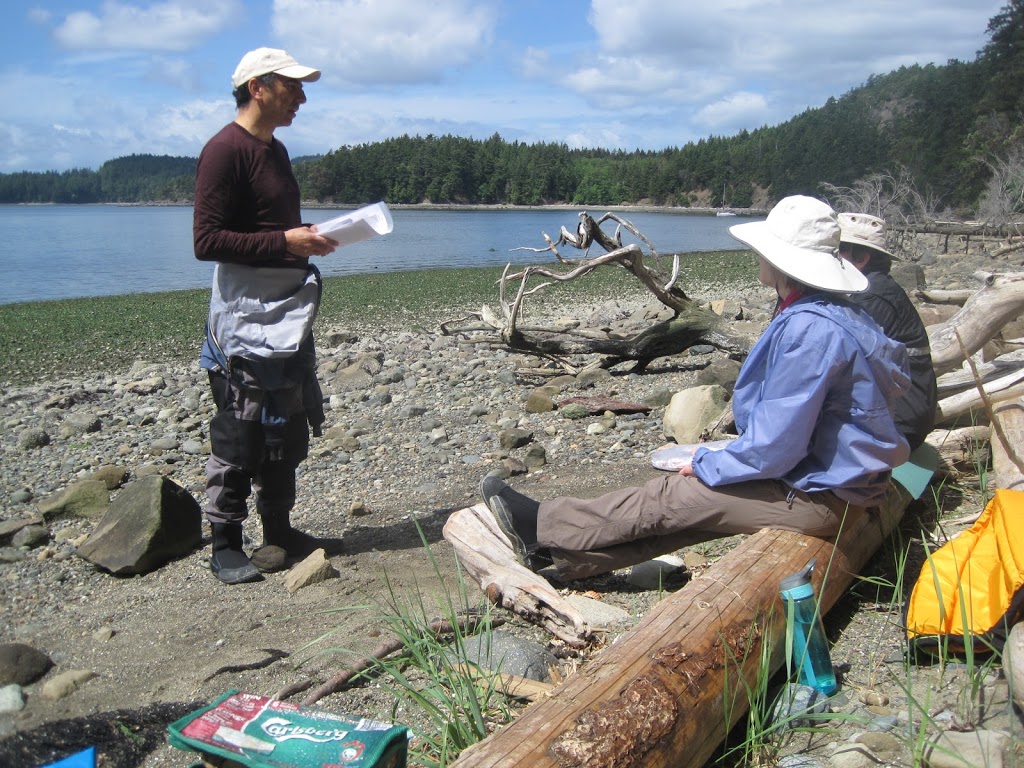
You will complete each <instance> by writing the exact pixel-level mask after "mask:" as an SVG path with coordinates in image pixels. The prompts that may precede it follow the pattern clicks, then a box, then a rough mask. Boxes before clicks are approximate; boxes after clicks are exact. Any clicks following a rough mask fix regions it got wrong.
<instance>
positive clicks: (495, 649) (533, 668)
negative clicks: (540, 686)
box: [450, 629, 558, 682]
mask: <svg viewBox="0 0 1024 768" xmlns="http://www.w3.org/2000/svg"><path fill="white" fill-rule="evenodd" d="M462 647H463V649H464V650H465V661H468V662H469V663H470V664H477V665H479V666H480V667H483V668H484V669H490V670H493V671H496V672H501V673H502V674H504V675H515V676H516V677H525V678H527V679H529V680H539V681H541V682H544V681H546V680H550V679H551V673H550V671H549V670H550V669H551V667H555V666H557V665H558V659H556V658H555V656H554V654H552V653H551V652H550V651H548V650H547V648H545V647H544V646H542V645H540V644H539V643H536V642H534V641H532V640H528V639H525V638H521V637H516V636H515V635H513V634H510V633H509V632H503V631H502V630H500V629H498V630H495V631H493V632H491V633H490V634H489V635H485V634H483V633H481V634H478V635H474V636H473V637H469V638H466V639H464V640H463V641H462ZM450 655H451V657H452V659H453V661H457V662H459V663H461V662H462V661H463V659H462V658H458V659H456V658H455V654H450Z"/></svg>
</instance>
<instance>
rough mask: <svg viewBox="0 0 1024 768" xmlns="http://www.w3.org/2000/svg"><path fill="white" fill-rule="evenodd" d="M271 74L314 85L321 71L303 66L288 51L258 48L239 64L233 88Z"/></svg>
mask: <svg viewBox="0 0 1024 768" xmlns="http://www.w3.org/2000/svg"><path fill="white" fill-rule="evenodd" d="M271 72H273V73H275V74H278V75H281V76H282V77H290V78H292V79H293V80H302V81H303V82H305V83H313V82H316V81H317V80H319V79H320V70H319V69H313V68H312V67H304V66H302V65H301V64H299V62H297V61H296V60H295V59H294V58H293V57H292V56H291V55H290V54H289V53H288V52H287V51H282V50H281V49H280V48H257V49H256V50H255V51H249V52H248V53H247V54H245V56H243V57H242V60H241V61H240V62H238V66H237V67H235V74H233V75H232V76H231V87H232V88H237V87H238V86H240V85H244V84H245V83H248V82H249V81H250V80H252V79H253V78H254V77H259V76H260V75H268V74H270V73H271Z"/></svg>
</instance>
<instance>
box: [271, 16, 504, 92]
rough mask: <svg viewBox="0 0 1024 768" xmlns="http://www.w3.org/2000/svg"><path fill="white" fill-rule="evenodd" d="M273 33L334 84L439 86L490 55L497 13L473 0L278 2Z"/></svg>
mask: <svg viewBox="0 0 1024 768" xmlns="http://www.w3.org/2000/svg"><path fill="white" fill-rule="evenodd" d="M273 14H274V15H273V23H272V26H273V30H274V32H275V34H276V35H277V36H279V37H280V38H281V39H282V40H284V41H285V47H286V48H288V49H289V50H294V51H301V52H302V55H303V56H306V57H308V58H309V60H310V61H311V62H313V63H314V65H315V66H317V67H319V68H320V69H322V70H323V71H324V76H325V77H326V78H329V79H335V80H342V81H345V82H349V83H356V84H361V85H379V84H394V83H403V84H412V83H433V82H439V81H440V80H441V79H442V77H443V75H444V74H445V72H446V70H449V69H451V68H457V67H465V66H468V65H470V64H472V63H474V62H475V61H476V59H477V58H478V57H479V56H480V55H482V53H483V52H484V51H485V50H486V49H487V46H488V45H489V44H490V43H491V41H492V38H493V35H494V27H495V24H496V22H497V11H496V9H495V7H494V4H493V3H492V2H470V0H431V2H430V3H429V4H428V5H424V4H423V3H422V2H421V0H373V1H372V2H371V1H370V0H274V12H273Z"/></svg>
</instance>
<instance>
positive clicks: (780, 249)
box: [729, 195, 868, 293]
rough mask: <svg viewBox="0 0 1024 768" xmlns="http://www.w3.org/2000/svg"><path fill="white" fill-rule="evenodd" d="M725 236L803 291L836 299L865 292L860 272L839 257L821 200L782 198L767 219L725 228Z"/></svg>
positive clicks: (832, 222) (833, 221)
mask: <svg viewBox="0 0 1024 768" xmlns="http://www.w3.org/2000/svg"><path fill="white" fill-rule="evenodd" d="M729 234H731V235H732V236H733V237H735V238H736V239H737V240H739V241H741V242H744V243H746V244H747V245H749V246H750V247H751V248H753V249H754V250H755V251H757V252H758V253H759V254H761V256H763V257H764V258H765V259H766V260H767V261H768V262H769V263H770V264H771V265H772V266H773V267H775V268H776V269H778V270H779V271H780V272H782V273H784V274H786V275H788V276H789V277H791V278H793V279H794V280H798V281H800V282H801V283H804V284H805V285H810V286H812V287H814V288H819V289H821V290H823V291H837V292H841V293H860V292H861V291H864V290H866V289H867V287H868V279H867V278H866V277H864V275H862V274H861V273H860V270H858V269H857V268H856V267H855V266H853V264H851V263H850V262H848V261H846V260H845V259H844V258H842V257H841V256H840V255H839V250H838V249H839V221H838V219H837V218H836V212H835V211H833V210H832V209H831V208H830V207H829V206H828V205H827V204H826V203H823V202H822V201H821V200H816V199H815V198H813V197H805V196H803V195H794V196H792V197H784V198H783V199H782V200H780V201H779V202H778V204H777V205H776V206H775V207H774V208H772V209H771V211H769V213H768V218H767V219H765V220H764V221H753V222H750V223H748V224H737V225H736V226H733V227H729Z"/></svg>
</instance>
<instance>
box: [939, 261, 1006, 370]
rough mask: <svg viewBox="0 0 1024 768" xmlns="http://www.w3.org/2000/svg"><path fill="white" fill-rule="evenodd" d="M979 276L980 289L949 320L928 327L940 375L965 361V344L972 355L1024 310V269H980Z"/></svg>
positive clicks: (968, 352)
mask: <svg viewBox="0 0 1024 768" xmlns="http://www.w3.org/2000/svg"><path fill="white" fill-rule="evenodd" d="M976 276H977V277H979V278H980V279H981V280H982V282H983V283H984V286H983V287H982V288H981V290H979V291H977V292H976V293H975V294H974V295H972V296H971V298H970V299H968V300H967V303H966V304H964V306H963V307H962V308H961V309H960V311H958V312H957V313H956V314H955V315H953V316H952V317H951V318H949V320H947V321H946V322H944V323H941V324H939V325H937V326H933V327H931V328H929V332H928V343H929V346H930V347H931V353H932V364H933V365H934V366H935V372H936V373H937V374H942V373H945V372H946V371H949V370H952V369H954V368H956V367H957V366H959V365H960V363H962V362H963V360H964V352H963V349H964V347H966V350H967V354H969V355H973V354H974V353H975V352H977V351H978V350H979V349H981V348H982V347H983V346H984V345H985V344H986V343H987V342H988V341H989V340H990V339H992V338H993V337H994V336H995V335H996V334H998V333H999V331H1000V330H1001V329H1002V327H1003V326H1004V325H1006V323H1008V322H1009V321H1010V320H1013V319H1014V318H1016V317H1018V316H1019V315H1021V313H1022V312H1024V272H1015V273H1006V274H989V273H984V272H979V273H977V274H976ZM957 334H959V336H960V339H962V340H963V345H961V343H960V339H957Z"/></svg>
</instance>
